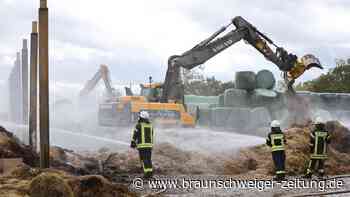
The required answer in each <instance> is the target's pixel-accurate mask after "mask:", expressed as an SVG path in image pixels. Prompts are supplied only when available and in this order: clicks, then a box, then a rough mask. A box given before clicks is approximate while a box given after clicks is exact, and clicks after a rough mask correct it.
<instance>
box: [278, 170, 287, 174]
mask: <svg viewBox="0 0 350 197" xmlns="http://www.w3.org/2000/svg"><path fill="white" fill-rule="evenodd" d="M285 173H286V171H284V170H279V171H276V174H285Z"/></svg>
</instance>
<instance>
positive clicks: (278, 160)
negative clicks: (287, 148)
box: [272, 150, 286, 178]
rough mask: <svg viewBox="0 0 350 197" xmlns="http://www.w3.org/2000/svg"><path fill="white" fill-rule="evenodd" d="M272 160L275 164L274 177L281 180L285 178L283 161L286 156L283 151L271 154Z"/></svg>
mask: <svg viewBox="0 0 350 197" xmlns="http://www.w3.org/2000/svg"><path fill="white" fill-rule="evenodd" d="M272 160H273V163H274V164H275V173H276V177H278V178H283V177H284V176H285V174H286V173H285V170H284V169H285V160H286V155H285V153H284V150H278V151H273V152H272Z"/></svg>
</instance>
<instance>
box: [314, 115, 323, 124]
mask: <svg viewBox="0 0 350 197" xmlns="http://www.w3.org/2000/svg"><path fill="white" fill-rule="evenodd" d="M322 123H323V119H322V118H321V117H319V116H318V117H316V119H315V124H322Z"/></svg>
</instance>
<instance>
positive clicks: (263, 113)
mask: <svg viewBox="0 0 350 197" xmlns="http://www.w3.org/2000/svg"><path fill="white" fill-rule="evenodd" d="M250 113H251V114H250V122H251V124H250V126H252V128H254V129H257V128H260V127H269V123H270V122H271V116H270V113H269V111H268V110H267V108H265V107H257V108H254V109H252V110H251V111H250Z"/></svg>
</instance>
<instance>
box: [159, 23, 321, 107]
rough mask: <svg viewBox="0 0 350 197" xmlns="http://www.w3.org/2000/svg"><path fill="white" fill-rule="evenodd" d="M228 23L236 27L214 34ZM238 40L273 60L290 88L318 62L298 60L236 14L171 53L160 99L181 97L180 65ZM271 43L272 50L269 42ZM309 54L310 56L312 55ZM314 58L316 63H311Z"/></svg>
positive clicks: (195, 61) (187, 65)
mask: <svg viewBox="0 0 350 197" xmlns="http://www.w3.org/2000/svg"><path fill="white" fill-rule="evenodd" d="M231 25H234V26H235V27H236V28H235V29H233V30H231V31H229V32H228V33H227V34H226V35H224V36H222V37H218V36H219V35H220V34H221V33H223V32H224V31H226V30H227V28H228V27H229V26H231ZM240 40H245V41H246V42H247V43H248V44H250V45H252V46H253V47H254V48H255V49H257V50H258V51H259V52H260V53H261V54H263V55H264V57H265V58H266V59H267V60H269V61H271V62H272V63H274V64H275V65H276V66H277V67H278V68H279V69H280V70H281V71H283V72H284V79H285V81H286V83H287V84H288V87H289V89H291V88H292V85H293V84H292V83H294V80H295V79H296V78H297V77H299V76H300V75H301V74H303V73H304V71H305V70H307V69H309V68H311V67H319V68H322V67H321V66H320V63H319V61H318V59H317V58H314V60H315V61H313V62H312V63H311V64H308V65H305V64H304V63H302V62H299V61H298V57H297V56H296V55H294V54H291V53H288V52H287V51H286V50H284V49H283V48H281V47H278V46H277V45H275V44H274V43H273V41H272V40H271V39H269V38H268V37H267V36H266V35H264V34H263V33H261V32H260V31H258V30H257V29H256V28H255V27H254V26H253V25H251V24H250V23H249V22H247V21H246V20H245V19H243V18H242V17H240V16H237V17H235V18H234V19H232V21H231V23H230V24H228V25H226V26H224V27H222V28H220V29H219V30H218V31H217V32H215V33H214V34H213V35H211V36H210V37H209V38H207V39H205V40H204V41H202V42H200V43H199V44H197V45H196V46H195V47H193V48H192V49H190V50H189V51H186V52H185V53H183V54H182V55H174V56H171V57H170V58H169V59H168V70H167V73H166V77H165V81H164V86H163V94H162V97H161V102H169V101H170V100H173V101H175V102H181V101H183V96H184V93H183V84H182V81H181V76H180V67H182V68H184V69H192V68H194V67H196V66H199V65H201V64H203V63H205V62H206V61H207V60H209V59H211V58H212V57H214V56H215V55H217V54H219V53H220V52H222V51H223V50H225V49H227V48H229V47H230V46H232V45H234V44H235V43H237V42H238V41H240ZM269 44H270V45H273V46H274V47H275V48H276V49H275V51H273V50H272V48H271V47H270V46H269ZM312 57H313V56H312ZM315 62H316V63H315Z"/></svg>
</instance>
